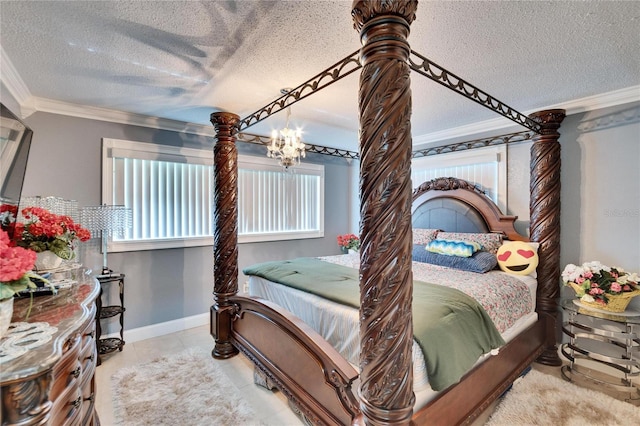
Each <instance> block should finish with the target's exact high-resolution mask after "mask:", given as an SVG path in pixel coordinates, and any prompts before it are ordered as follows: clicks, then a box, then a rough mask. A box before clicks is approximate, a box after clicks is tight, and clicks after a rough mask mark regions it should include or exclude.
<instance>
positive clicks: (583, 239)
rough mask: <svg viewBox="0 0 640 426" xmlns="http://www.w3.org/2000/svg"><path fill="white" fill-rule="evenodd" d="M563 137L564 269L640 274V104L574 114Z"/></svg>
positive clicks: (561, 138)
mask: <svg viewBox="0 0 640 426" xmlns="http://www.w3.org/2000/svg"><path fill="white" fill-rule="evenodd" d="M560 132H561V133H562V135H561V137H560V143H561V146H562V175H561V181H562V198H561V202H562V218H561V229H562V231H561V232H562V233H561V235H562V240H561V241H562V246H561V255H560V259H561V262H562V265H565V264H566V263H578V262H579V263H582V262H585V261H591V260H599V261H600V262H602V263H604V264H607V265H610V266H615V265H618V266H621V267H623V268H624V269H626V270H628V271H632V272H638V273H640V102H636V103H631V104H626V105H621V106H617V107H613V108H606V109H600V110H597V111H590V112H586V113H581V114H574V115H571V116H569V117H567V118H566V119H565V121H564V122H563V124H562V127H561V129H560Z"/></svg>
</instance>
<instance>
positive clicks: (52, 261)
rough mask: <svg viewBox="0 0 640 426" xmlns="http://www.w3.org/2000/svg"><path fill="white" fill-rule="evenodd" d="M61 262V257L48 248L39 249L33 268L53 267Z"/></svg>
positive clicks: (44, 268) (45, 268)
mask: <svg viewBox="0 0 640 426" xmlns="http://www.w3.org/2000/svg"><path fill="white" fill-rule="evenodd" d="M61 263H62V258H61V257H59V256H58V255H56V254H55V253H53V252H52V251H50V250H45V251H41V252H40V253H36V263H35V268H36V270H38V271H42V270H47V269H55V268H57V267H58V266H60V264H61Z"/></svg>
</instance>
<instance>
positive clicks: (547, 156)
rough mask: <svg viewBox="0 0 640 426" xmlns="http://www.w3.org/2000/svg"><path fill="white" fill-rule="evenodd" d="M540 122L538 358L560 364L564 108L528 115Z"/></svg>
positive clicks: (534, 202)
mask: <svg viewBox="0 0 640 426" xmlns="http://www.w3.org/2000/svg"><path fill="white" fill-rule="evenodd" d="M530 117H531V118H532V119H533V120H534V121H536V122H537V123H540V125H541V131H540V134H539V135H537V136H535V137H534V142H533V145H532V146H531V165H530V166H531V177H530V192H531V196H530V197H531V198H530V204H529V211H530V217H531V225H530V234H531V237H530V238H531V240H532V241H537V242H539V243H540V247H539V248H538V258H539V264H538V268H537V274H538V298H537V306H536V310H537V312H538V314H539V315H540V316H541V317H542V318H544V319H545V323H546V327H547V330H546V336H547V341H546V347H545V351H544V352H543V354H542V355H541V356H540V358H538V361H539V362H541V363H543V364H548V365H560V364H561V361H560V358H559V356H558V350H557V347H556V339H555V336H556V330H558V328H559V324H560V321H559V319H558V298H559V297H560V143H559V142H558V138H559V137H560V133H558V129H559V128H560V124H561V123H562V120H564V117H565V111H564V110H557V109H556V110H546V111H540V112H536V113H534V114H531V116H530Z"/></svg>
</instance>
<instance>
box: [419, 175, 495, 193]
mask: <svg viewBox="0 0 640 426" xmlns="http://www.w3.org/2000/svg"><path fill="white" fill-rule="evenodd" d="M454 189H468V190H470V191H473V192H476V193H478V194H480V195H486V193H485V192H484V191H483V190H481V189H480V188H478V187H477V186H476V185H473V184H471V183H470V182H469V181H466V180H463V179H458V178H455V177H440V178H436V179H432V180H430V181H427V182H423V183H422V184H420V186H418V187H417V188H416V189H414V190H413V194H414V195H415V194H418V193H422V192H426V191H431V190H436V191H451V190H454Z"/></svg>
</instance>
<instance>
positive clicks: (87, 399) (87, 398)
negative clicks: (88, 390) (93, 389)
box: [84, 394, 96, 401]
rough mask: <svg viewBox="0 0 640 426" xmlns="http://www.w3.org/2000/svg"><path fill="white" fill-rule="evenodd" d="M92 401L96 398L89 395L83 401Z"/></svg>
mask: <svg viewBox="0 0 640 426" xmlns="http://www.w3.org/2000/svg"><path fill="white" fill-rule="evenodd" d="M94 399H96V396H95V395H94V394H91V395H89V396H88V397H86V398H85V399H84V400H85V401H93V400H94Z"/></svg>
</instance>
